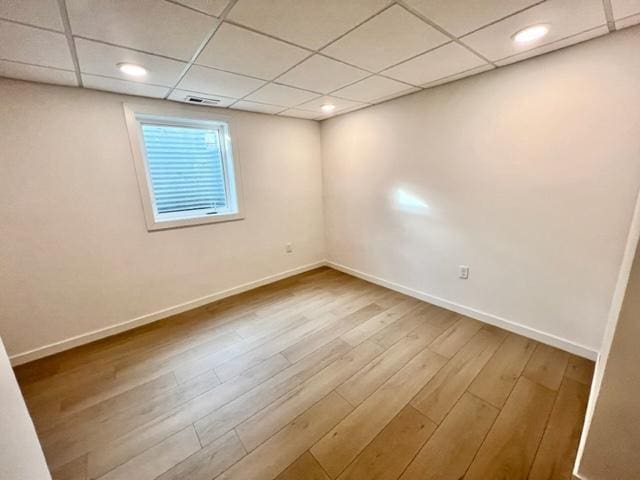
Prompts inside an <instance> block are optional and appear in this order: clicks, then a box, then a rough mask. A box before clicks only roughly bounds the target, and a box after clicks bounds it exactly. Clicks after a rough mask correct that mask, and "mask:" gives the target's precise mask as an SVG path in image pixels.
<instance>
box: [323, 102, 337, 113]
mask: <svg viewBox="0 0 640 480" xmlns="http://www.w3.org/2000/svg"><path fill="white" fill-rule="evenodd" d="M335 109H336V106H335V105H333V104H331V103H325V104H324V105H322V106H321V107H320V110H322V111H323V112H324V113H331V112H333V111H334V110H335Z"/></svg>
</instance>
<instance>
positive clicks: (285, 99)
mask: <svg viewBox="0 0 640 480" xmlns="http://www.w3.org/2000/svg"><path fill="white" fill-rule="evenodd" d="M317 96H318V95H317V94H316V93H312V92H308V91H306V90H300V89H297V88H292V87H287V86H286V85H278V84H275V83H270V84H268V85H265V86H264V87H262V88H261V89H260V90H258V91H257V92H254V93H252V94H251V95H249V96H248V97H247V100H252V101H256V102H261V103H269V104H272V105H284V106H285V107H292V106H295V105H298V104H300V103H302V102H306V101H307V100H310V99H312V98H315V97H317Z"/></svg>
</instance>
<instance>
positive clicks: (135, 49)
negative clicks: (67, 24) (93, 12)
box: [73, 34, 187, 63]
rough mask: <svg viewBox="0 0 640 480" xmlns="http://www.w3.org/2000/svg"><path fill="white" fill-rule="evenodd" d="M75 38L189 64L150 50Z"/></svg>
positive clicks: (88, 38)
mask: <svg viewBox="0 0 640 480" xmlns="http://www.w3.org/2000/svg"><path fill="white" fill-rule="evenodd" d="M73 38H74V39H75V38H79V39H80V40H86V41H87V42H93V43H99V44H101V45H107V46H108V47H116V48H124V49H125V50H131V51H132V52H138V53H144V54H145V55H151V56H154V57H158V58H164V59H165V60H173V61H174V62H180V63H187V60H185V59H183V58H176V57H170V56H169V55H163V54H161V53H154V52H150V51H148V50H142V49H140V48H134V47H128V46H126V45H121V44H119V43H112V42H107V41H105V40H98V39H96V38H91V37H85V36H84V35H77V34H74V35H73Z"/></svg>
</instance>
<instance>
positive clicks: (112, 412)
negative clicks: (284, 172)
mask: <svg viewBox="0 0 640 480" xmlns="http://www.w3.org/2000/svg"><path fill="white" fill-rule="evenodd" d="M592 371H593V363H592V362H590V361H587V360H584V359H581V358H578V357H576V356H573V355H570V354H568V353H565V352H563V351H560V350H557V349H555V348H551V347H548V346H546V345H543V344H540V343H537V342H535V341H533V340H529V339H527V338H524V337H521V336H518V335H514V334H511V333H508V332H506V331H504V330H501V329H498V328H495V327H492V326H489V325H486V324H483V323H481V322H478V321H476V320H472V319H470V318H466V317H463V316H461V315H458V314H455V313H452V312H449V311H447V310H444V309H441V308H438V307H435V306H432V305H429V304H426V303H424V302H420V301H418V300H415V299H412V298H409V297H406V296H403V295H400V294H398V293H396V292H392V291H390V290H387V289H384V288H381V287H378V286H375V285H372V284H369V283H366V282H364V281H362V280H359V279H355V278H353V277H350V276H347V275H344V274H342V273H339V272H336V271H334V270H330V269H327V268H323V269H318V270H314V271H312V272H308V273H306V274H303V275H299V276H296V277H293V278H290V279H287V280H284V281H281V282H278V283H275V284H272V285H269V286H266V287H263V288H260V289H257V290H254V291H251V292H248V293H245V294H242V295H238V296H235V297H232V298H228V299H225V300H222V301H220V302H217V303H214V304H211V305H208V306H206V307H203V308H200V309H198V310H194V311H192V312H188V313H186V314H182V315H178V316H175V317H173V318H170V319H167V320H163V321H160V322H156V323H154V324H151V325H147V326H145V327H141V328H139V329H136V330H133V331H130V332H127V333H124V334H121V335H118V336H115V337H111V338H108V339H105V340H101V341H99V342H95V343H93V344H90V345H86V346H83V347H79V348H76V349H74V350H71V351H68V352H64V353H61V354H58V355H55V356H52V357H49V358H46V359H43V360H40V361H37V362H33V363H31V364H28V365H24V366H21V367H18V368H17V372H16V373H17V375H18V378H19V381H20V384H21V387H22V390H23V393H24V395H25V397H26V400H27V404H28V406H29V409H30V411H31V414H32V415H33V419H34V422H35V424H36V428H37V431H38V435H39V437H40V439H41V442H42V445H43V449H44V451H45V455H46V457H47V461H48V463H49V466H50V468H51V470H52V472H53V476H54V478H55V479H57V480H61V479H65V480H70V479H73V480H80V479H82V480H86V479H98V478H99V479H104V480H107V479H108V480H114V479H126V480H147V479H156V478H157V479H162V480H169V479H182V480H184V479H187V480H210V479H213V478H218V479H238V480H253V479H278V480H285V479H286V480H327V479H336V478H338V479H340V480H346V479H358V480H360V479H362V480H371V479H389V480H391V479H398V478H400V479H402V480H410V479H411V480H413V479H415V480H418V479H419V480H427V479H450V480H458V479H461V478H465V479H467V480H492V479H508V480H515V479H525V478H531V479H536V480H537V479H570V478H571V467H572V464H573V460H574V457H575V452H576V449H577V444H578V437H579V435H580V430H581V428H582V421H583V417H584V412H585V408H586V402H587V395H588V391H589V385H590V383H591V376H592Z"/></svg>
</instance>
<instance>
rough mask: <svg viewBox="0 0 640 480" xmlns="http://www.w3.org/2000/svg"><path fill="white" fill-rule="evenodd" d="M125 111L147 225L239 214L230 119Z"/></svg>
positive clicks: (222, 218)
mask: <svg viewBox="0 0 640 480" xmlns="http://www.w3.org/2000/svg"><path fill="white" fill-rule="evenodd" d="M125 115H126V118H127V127H128V129H129V135H130V140H131V147H132V151H133V157H134V161H135V166H136V173H137V175H138V183H139V185H140V191H141V193H142V204H143V208H144V211H145V219H146V222H147V227H148V229H149V230H158V229H163V228H174V227H184V226H188V225H199V224H203V223H212V222H220V221H228V220H238V219H241V218H242V216H241V211H240V204H239V199H240V192H239V188H238V183H239V182H238V171H237V170H238V168H237V164H236V162H234V158H233V151H232V148H231V143H232V142H231V132H230V127H229V121H228V119H223V118H220V117H215V118H212V117H201V116H198V118H192V114H189V118H184V117H182V116H170V115H166V114H162V113H158V112H157V111H156V112H153V111H150V109H149V108H148V107H141V108H131V107H127V106H125Z"/></svg>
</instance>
